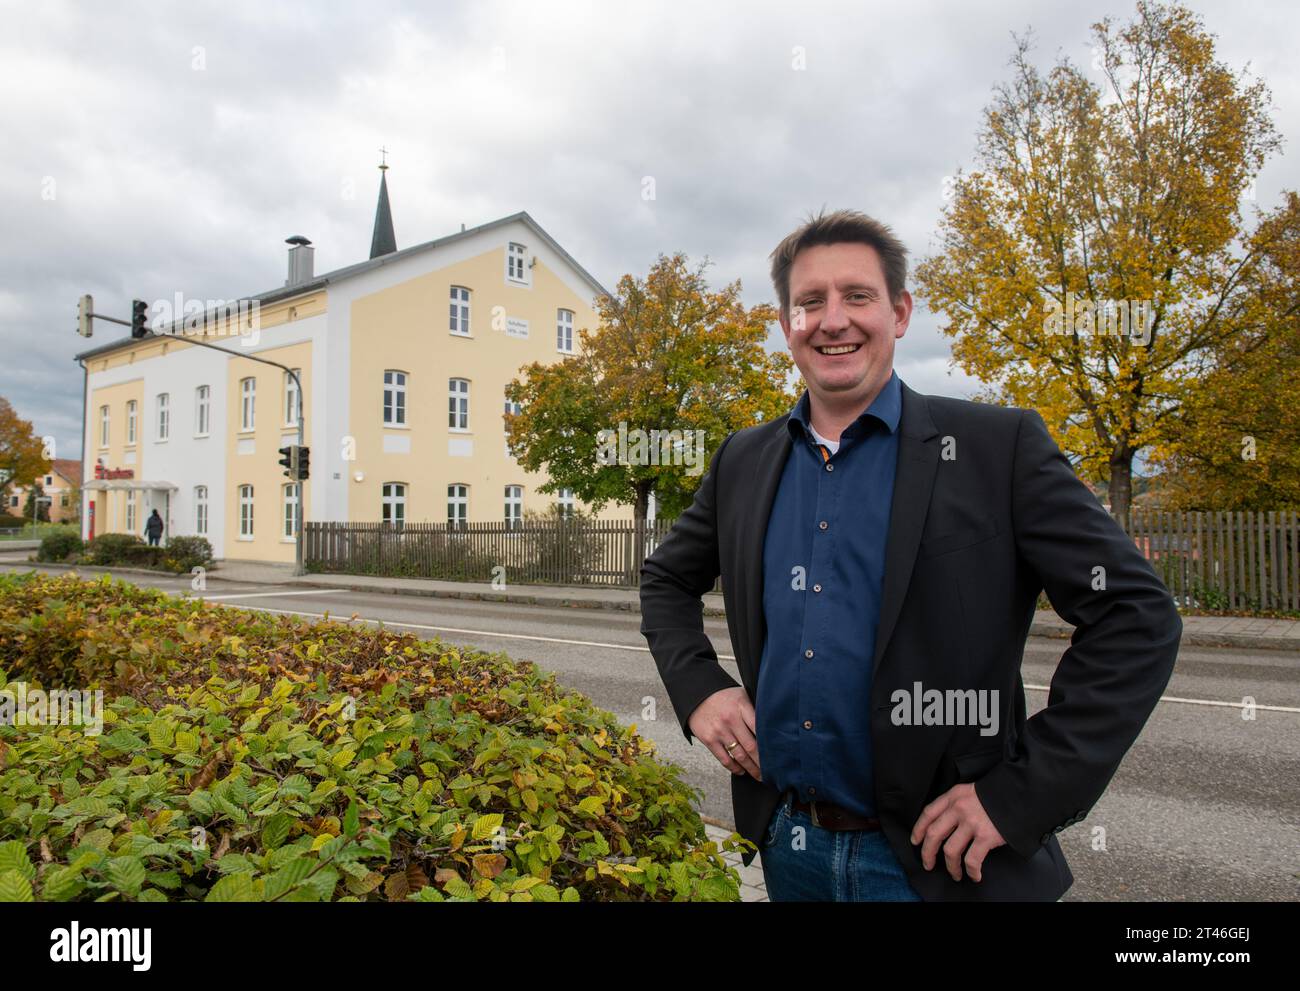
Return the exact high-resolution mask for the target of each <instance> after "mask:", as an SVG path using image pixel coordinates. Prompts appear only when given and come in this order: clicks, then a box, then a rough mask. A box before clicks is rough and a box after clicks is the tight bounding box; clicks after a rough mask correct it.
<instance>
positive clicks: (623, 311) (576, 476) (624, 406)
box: [505, 253, 795, 521]
mask: <svg viewBox="0 0 1300 991" xmlns="http://www.w3.org/2000/svg"><path fill="white" fill-rule="evenodd" d="M708 264H709V263H708V261H707V259H706V260H705V261H704V262H702V263H700V264H698V265H694V266H692V265H691V264H690V263H689V261H688V259H687V258H686V256H685V255H684V254H681V253H678V254H674V255H671V256H667V255H660V256H659V259H658V260H657V262H656V263H655V264H654V266H653V267H652V268H651V269H650V272H649V274H648V275H647V276H646V277H645V278H644V279H638V278H634V277H633V276H632V275H625V276H623V278H622V279H620V280H619V283H618V288H617V290H616V292H615V294H614V295H613V296H604V297H600V298H598V299H597V300H596V308H597V312H598V315H599V318H600V323H599V325H598V326H597V327H596V328H595V329H591V330H589V329H586V328H582V329H580V331H579V340H580V342H581V343H580V346H579V347H578V349H577V352H576V353H575V354H574V355H573V356H571V357H567V358H564V359H563V360H561V361H559V362H556V363H554V364H549V365H543V364H541V363H538V362H534V363H533V364H531V365H527V366H525V367H524V368H522V369H520V371H521V373H522V375H521V377H520V378H517V379H516V380H515V381H514V382H512V383H511V384H510V385H508V386H507V387H506V397H507V398H508V399H510V400H512V401H514V402H516V403H518V404H519V405H520V407H521V412H519V413H514V414H512V413H506V414H505V422H506V429H507V437H508V441H507V443H508V444H509V445H510V448H511V451H512V452H513V453H514V456H515V459H516V460H517V461H518V462H519V464H520V465H521V466H522V467H523V468H525V469H527V470H528V471H545V472H546V474H547V475H548V476H549V481H548V482H547V484H545V485H543V486H541V491H543V492H558V491H559V490H560V489H572V490H573V492H574V494H575V495H576V496H577V497H578V498H580V499H582V500H584V501H585V502H588V503H590V504H592V505H593V507H594V508H596V509H597V510H599V509H600V508H601V507H603V506H604V505H605V504H606V503H609V502H613V503H616V504H624V505H630V506H632V507H633V514H634V518H635V519H636V520H637V521H642V520H644V519H645V518H646V513H647V508H648V503H649V498H650V494H651V492H653V493H654V496H655V502H656V509H657V514H658V515H659V516H660V517H671V516H675V515H677V514H678V513H680V512H681V511H682V510H683V509H685V508H686V507H687V506H688V505H689V504H690V501H691V499H692V497H693V496H694V493H695V489H696V487H697V486H698V485H699V482H700V479H701V478H702V477H703V472H704V470H706V469H707V467H708V463H709V459H710V458H711V457H712V456H713V452H714V451H715V450H716V449H717V447H718V445H719V444H721V443H722V441H723V440H724V439H725V438H726V436H727V435H728V434H729V433H731V432H733V431H735V430H739V429H741V428H742V427H747V426H751V425H753V424H755V423H758V422H761V421H763V420H767V419H771V418H772V417H775V416H780V415H781V414H782V413H784V412H785V411H786V410H788V409H789V408H790V407H791V406H792V405H794V399H795V397H793V396H791V395H790V394H789V393H788V392H787V389H786V379H787V376H788V374H789V372H790V367H791V365H790V357H789V355H788V354H786V353H784V352H778V353H769V352H768V351H767V350H766V349H765V347H764V342H765V341H766V339H767V329H768V325H769V324H771V323H772V322H773V321H774V320H775V319H776V310H775V309H774V308H773V307H772V306H770V305H766V304H762V305H758V306H754V307H749V308H746V307H745V306H744V304H743V303H742V302H741V300H740V288H741V287H740V282H739V281H736V282H733V283H731V284H730V285H727V286H725V287H723V288H722V289H721V290H718V291H713V290H711V289H710V288H709V285H708V283H707V281H706V279H705V277H704V273H705V270H706V268H707V267H708ZM620 428H621V429H622V433H623V435H624V436H629V435H632V436H635V431H638V430H639V431H642V432H643V434H644V435H647V436H648V435H650V433H651V431H658V432H659V436H663V437H668V436H672V437H675V438H678V439H679V440H680V441H681V443H678V442H677V441H671V442H668V443H665V444H663V445H661V446H660V447H659V448H658V454H657V456H656V457H654V459H653V460H655V461H657V462H658V463H642V462H645V461H648V460H650V459H649V458H647V457H640V458H638V457H626V458H622V459H617V460H616V459H611V458H610V457H608V456H607V455H608V454H610V453H612V452H611V450H610V447H609V446H608V445H609V442H610V441H611V440H614V439H616V438H617V437H618V435H619V433H620ZM699 437H702V438H703V442H704V443H703V446H702V449H700V450H695V449H694V448H693V447H692V448H690V449H687V445H693V444H694V443H695V440H696V438H699ZM674 445H675V449H676V451H677V456H676V457H674V456H673V450H674ZM623 446H624V448H625V449H626V448H628V447H631V446H632V445H630V444H624V445H623ZM642 453H643V454H644V453H648V451H647V450H646V449H645V448H644V447H643V448H642ZM674 462H676V463H674Z"/></svg>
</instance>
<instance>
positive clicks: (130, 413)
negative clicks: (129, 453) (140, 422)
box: [104, 399, 135, 444]
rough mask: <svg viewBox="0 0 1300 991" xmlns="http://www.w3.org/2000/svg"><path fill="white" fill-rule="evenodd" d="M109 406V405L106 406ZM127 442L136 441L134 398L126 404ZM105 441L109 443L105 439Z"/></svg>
mask: <svg viewBox="0 0 1300 991" xmlns="http://www.w3.org/2000/svg"><path fill="white" fill-rule="evenodd" d="M105 408H107V407H105ZM126 442H127V443H128V444H134V443H135V400H134V399H132V400H131V401H130V402H128V403H127V404H126ZM104 443H108V442H107V441H105V442H104Z"/></svg>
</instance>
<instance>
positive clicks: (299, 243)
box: [284, 234, 316, 286]
mask: <svg viewBox="0 0 1300 991" xmlns="http://www.w3.org/2000/svg"><path fill="white" fill-rule="evenodd" d="M284 243H285V244H288V245H291V247H290V248H289V278H288V279H287V280H286V281H285V283H284V284H285V285H286V286H300V285H302V284H303V283H304V282H310V281H311V280H312V268H313V265H314V260H313V259H314V255H315V252H316V249H315V248H313V247H312V246H311V242H310V241H308V240H307V239H306V238H305V237H303V236H302V235H301V234H295V235H294V236H293V237H290V238H286V239H285V242H284Z"/></svg>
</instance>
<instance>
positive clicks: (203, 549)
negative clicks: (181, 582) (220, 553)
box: [163, 537, 212, 573]
mask: <svg viewBox="0 0 1300 991" xmlns="http://www.w3.org/2000/svg"><path fill="white" fill-rule="evenodd" d="M211 564H212V545H211V544H210V543H208V538H207V537H172V538H171V539H170V540H168V541H167V549H166V553H165V555H164V557H163V567H164V568H166V569H167V570H169V571H176V572H180V573H185V572H188V571H191V570H193V569H194V568H206V567H208V566H209V565H211Z"/></svg>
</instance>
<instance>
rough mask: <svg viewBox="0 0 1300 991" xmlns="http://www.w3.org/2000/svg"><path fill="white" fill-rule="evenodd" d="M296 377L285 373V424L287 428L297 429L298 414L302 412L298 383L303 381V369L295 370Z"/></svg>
mask: <svg viewBox="0 0 1300 991" xmlns="http://www.w3.org/2000/svg"><path fill="white" fill-rule="evenodd" d="M293 372H294V375H297V376H298V378H297V379H295V378H294V377H293V375H290V374H289V373H288V372H285V373H284V423H285V426H291V427H296V426H297V425H298V414H299V413H300V412H301V409H300V407H301V405H302V404H301V401H300V397H299V395H298V383H299V382H300V381H302V369H301V368H295V369H294V370H293Z"/></svg>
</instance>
